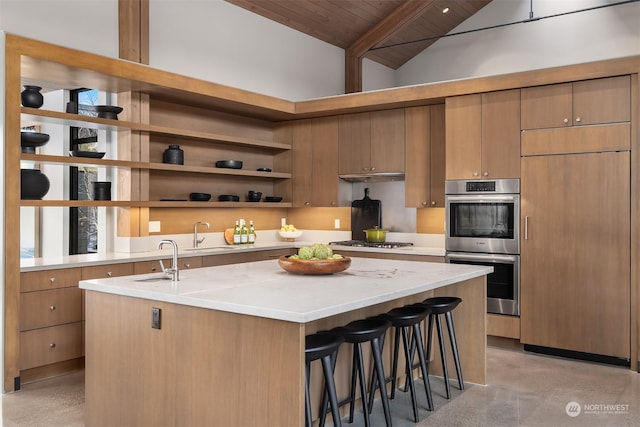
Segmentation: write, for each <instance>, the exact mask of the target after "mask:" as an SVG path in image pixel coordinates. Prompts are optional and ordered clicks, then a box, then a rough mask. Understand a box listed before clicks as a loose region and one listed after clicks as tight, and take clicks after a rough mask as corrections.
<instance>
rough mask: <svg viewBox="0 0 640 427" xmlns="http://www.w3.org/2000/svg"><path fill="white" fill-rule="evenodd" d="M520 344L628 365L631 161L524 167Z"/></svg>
mask: <svg viewBox="0 0 640 427" xmlns="http://www.w3.org/2000/svg"><path fill="white" fill-rule="evenodd" d="M521 185H522V186H521V226H522V231H521V236H524V238H523V239H522V241H521V298H522V299H521V342H522V343H524V344H530V345H535V346H542V347H549V348H556V349H564V350H571V351H576V352H584V353H592V354H597V355H605V356H611V357H615V358H622V359H630V340H629V336H630V324H631V314H630V303H629V301H630V298H631V288H630V283H631V282H630V280H631V279H630V271H631V265H630V256H631V255H630V245H631V225H630V216H629V212H630V153H629V152H628V151H627V152H607V153H586V154H569V155H551V156H532V157H524V158H523V159H522V180H521Z"/></svg>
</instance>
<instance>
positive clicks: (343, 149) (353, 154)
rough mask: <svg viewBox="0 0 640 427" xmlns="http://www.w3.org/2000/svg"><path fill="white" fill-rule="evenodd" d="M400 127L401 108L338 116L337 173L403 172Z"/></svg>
mask: <svg viewBox="0 0 640 427" xmlns="http://www.w3.org/2000/svg"><path fill="white" fill-rule="evenodd" d="M404 125H405V123H404V109H396V110H385V111H374V112H370V113H357V114H346V115H342V116H340V121H339V154H340V158H339V173H340V174H341V175H344V174H369V173H389V172H400V173H401V172H404V157H405V156H404Z"/></svg>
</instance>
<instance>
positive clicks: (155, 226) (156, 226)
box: [149, 221, 160, 233]
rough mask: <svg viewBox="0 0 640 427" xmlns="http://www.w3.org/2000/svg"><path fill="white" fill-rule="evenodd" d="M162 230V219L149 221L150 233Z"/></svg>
mask: <svg viewBox="0 0 640 427" xmlns="http://www.w3.org/2000/svg"><path fill="white" fill-rule="evenodd" d="M159 232H160V221H149V233H159Z"/></svg>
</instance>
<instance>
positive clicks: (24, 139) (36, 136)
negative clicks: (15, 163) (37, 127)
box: [20, 132, 49, 154]
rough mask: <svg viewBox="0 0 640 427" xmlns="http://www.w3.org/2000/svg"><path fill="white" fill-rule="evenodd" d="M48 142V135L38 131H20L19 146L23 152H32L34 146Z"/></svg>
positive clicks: (34, 148)
mask: <svg viewBox="0 0 640 427" xmlns="http://www.w3.org/2000/svg"><path fill="white" fill-rule="evenodd" d="M47 142H49V135H48V134H46V133H40V132H20V147H22V152H23V153H30V154H33V153H35V152H36V147H42V146H43V145H45V144H46V143H47Z"/></svg>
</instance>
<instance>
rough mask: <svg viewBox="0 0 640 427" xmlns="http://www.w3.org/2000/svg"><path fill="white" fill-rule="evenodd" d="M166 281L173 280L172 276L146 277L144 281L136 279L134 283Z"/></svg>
mask: <svg viewBox="0 0 640 427" xmlns="http://www.w3.org/2000/svg"><path fill="white" fill-rule="evenodd" d="M165 280H171V277H170V276H159V277H145V278H144V279H135V280H134V282H162V281H165Z"/></svg>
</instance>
